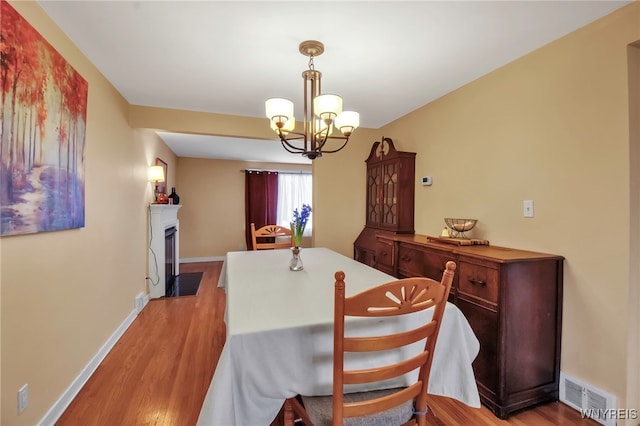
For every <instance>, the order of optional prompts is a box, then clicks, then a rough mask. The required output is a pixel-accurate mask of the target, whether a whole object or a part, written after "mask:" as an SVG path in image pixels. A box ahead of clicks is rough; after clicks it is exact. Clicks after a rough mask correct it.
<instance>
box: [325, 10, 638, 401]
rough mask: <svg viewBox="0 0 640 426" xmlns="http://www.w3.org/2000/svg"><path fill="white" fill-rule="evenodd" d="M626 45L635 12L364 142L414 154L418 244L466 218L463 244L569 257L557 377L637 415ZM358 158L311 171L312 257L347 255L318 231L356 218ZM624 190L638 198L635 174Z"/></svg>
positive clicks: (338, 235)
mask: <svg viewBox="0 0 640 426" xmlns="http://www.w3.org/2000/svg"><path fill="white" fill-rule="evenodd" d="M636 40H640V3H637V2H636V3H634V4H632V5H630V6H627V7H625V8H623V9H622V10H620V11H618V12H615V13H613V14H612V15H610V16H607V17H605V18H604V19H602V20H600V21H598V22H596V23H594V24H591V25H589V26H587V27H585V28H582V29H580V30H578V31H576V32H574V33H572V34H570V35H568V36H567V37H564V38H562V39H560V40H558V41H555V42H553V43H551V44H550V45H548V46H546V47H543V48H542V49H540V50H537V51H535V52H533V53H531V54H529V55H527V56H525V57H523V58H521V59H518V60H516V61H514V62H513V63H510V64H508V65H507V66H505V67H503V68H501V69H499V70H497V71H495V72H492V73H490V74H488V75H486V76H484V77H482V78H480V79H478V80H476V81H474V82H472V83H470V84H468V85H467V86H465V87H463V88H461V89H459V90H457V91H455V92H453V93H451V94H448V95H446V96H444V97H442V98H440V99H438V100H437V101H435V102H432V103H430V104H428V105H426V106H424V107H422V108H420V109H418V110H416V111H414V112H413V113H411V114H408V115H407V116H405V117H402V118H401V119H399V120H397V121H395V122H393V123H390V124H388V125H387V126H385V127H384V128H383V129H381V131H379V132H376V133H377V134H376V135H375V136H376V138H375V139H376V140H379V136H380V135H381V134H384V135H385V136H388V137H391V138H393V139H394V141H395V142H396V147H397V148H398V149H400V150H405V151H414V152H417V156H416V175H417V177H420V176H424V175H431V176H433V182H434V183H433V186H430V187H423V186H422V185H421V184H419V183H418V181H417V180H416V188H415V190H416V214H415V223H416V232H418V233H422V234H430V235H437V234H438V233H439V232H440V230H441V229H442V226H443V225H444V223H443V218H444V217H472V218H477V219H479V222H478V225H477V227H476V229H474V231H473V233H472V236H476V237H482V238H487V239H489V240H490V241H491V243H492V244H494V245H504V246H511V247H517V248H522V249H530V250H537V251H544V252H550V253H554V254H560V255H563V256H565V257H566V261H565V273H564V290H565V294H564V319H563V338H562V363H561V368H562V370H563V371H564V372H566V373H567V374H570V375H572V376H575V377H577V378H580V379H582V380H585V381H587V382H589V383H591V384H593V385H595V386H597V387H600V388H602V389H604V390H605V391H608V392H611V393H613V394H615V395H617V397H618V406H619V407H623V408H636V409H637V408H640V406H639V405H638V400H637V395H636V397H635V401H634V400H630V401H629V405H626V404H627V402H626V401H625V399H626V394H627V389H628V388H629V389H631V388H633V387H635V388H636V389H637V386H638V385H637V382H635V379H636V378H637V377H638V373H637V365H638V364H637V363H638V361H637V358H636V359H635V360H632V359H631V357H632V356H633V355H634V354H635V355H637V351H636V350H633V348H629V347H628V338H629V336H637V334H638V332H639V330H638V322H637V320H635V322H633V319H634V318H636V317H635V313H636V312H637V311H638V309H640V306H639V305H640V301H639V300H638V297H637V295H638V286H639V285H640V284H639V283H638V274H637V272H636V273H635V275H634V278H635V280H633V281H631V279H630V273H629V271H630V264H631V263H633V265H637V264H638V262H639V259H638V250H637V249H636V250H635V251H634V252H633V255H634V257H633V258H632V259H631V258H630V256H631V251H630V245H631V242H630V232H629V231H630V221H631V220H633V222H634V223H635V224H636V225H635V226H636V228H635V229H637V222H638V221H639V220H640V217H639V212H638V209H637V206H636V209H635V210H634V217H633V218H631V217H630V176H631V175H630V168H629V167H630V166H629V87H628V85H627V77H628V68H627V56H628V55H627V45H628V44H630V43H632V42H635V41H636ZM381 107H384V106H383V105H381ZM636 132H637V127H636ZM356 134H358V132H356ZM373 140H374V139H373V138H372V139H370V141H369V142H372V141H373ZM636 143H637V136H636ZM634 152H636V154H637V152H638V148H637V147H636V148H635V151H634ZM352 155H353V156H352ZM365 158H366V155H365V153H364V151H360V150H359V149H358V150H357V151H356V150H351V151H349V152H347V153H345V154H343V155H335V156H333V157H325V158H323V159H322V161H319V162H316V164H315V169H314V174H315V176H316V180H317V185H316V188H315V189H316V191H315V196H316V199H317V201H316V205H317V206H318V211H316V219H317V221H318V222H319V224H318V227H317V238H316V243H318V245H330V246H333V247H339V248H341V249H342V250H346V249H347V248H348V247H349V244H350V243H351V242H352V241H353V234H352V232H350V231H353V228H349V230H346V229H343V230H341V231H339V232H333V233H332V237H331V238H329V237H328V235H329V232H327V228H329V227H330V226H331V225H333V224H334V223H336V222H338V223H340V222H341V221H342V220H343V216H342V215H340V214H338V213H339V212H342V211H344V210H347V209H354V208H355V209H357V210H358V215H360V213H361V211H362V209H363V208H364V206H363V200H364V188H363V189H362V194H356V197H357V198H356V199H355V200H354V201H355V203H353V204H356V206H355V207H353V204H352V203H345V201H346V200H347V197H348V195H347V191H344V192H343V191H340V190H338V191H336V190H335V189H336V188H339V186H340V185H341V184H343V183H344V182H357V185H362V186H364V183H362V182H363V180H362V179H363V178H364V176H363V175H364V169H363V167H361V166H360V165H359V164H360V162H361V161H363V160H364V159H365ZM346 164H353V167H350V168H348V167H343V166H344V165H346ZM634 165H635V167H638V163H637V160H636V161H634ZM634 179H635V181H634V183H633V186H634V188H635V189H636V190H637V188H638V185H639V183H640V182H638V179H639V178H638V171H637V170H636V171H635V173H634ZM356 188H357V187H356ZM525 199H533V200H534V201H535V217H534V218H530V219H525V218H523V215H522V211H523V207H522V202H523V200H525ZM636 202H637V201H636ZM328 206H332V208H330V209H329V208H328ZM325 209H326V210H325ZM360 217H363V215H360ZM322 225H324V226H322ZM325 232H326V233H325ZM634 236H635V238H638V233H637V231H636V233H635V234H634ZM635 244H636V246H637V244H638V243H637V241H636V242H635ZM630 296H631V297H633V298H634V299H630ZM522 303H526V300H523V301H522ZM630 320H632V321H631V322H630ZM634 403H635V405H634Z"/></svg>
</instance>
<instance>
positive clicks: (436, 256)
mask: <svg viewBox="0 0 640 426" xmlns="http://www.w3.org/2000/svg"><path fill="white" fill-rule="evenodd" d="M423 257H424V266H423V268H422V271H423V273H424V276H425V277H427V278H431V279H433V280H436V281H440V280H441V279H442V274H443V273H444V270H445V268H446V265H447V262H448V261H450V260H453V261H455V257H454V256H451V255H449V256H446V255H445V254H440V252H436V251H425V252H424V254H423ZM454 280H455V278H454Z"/></svg>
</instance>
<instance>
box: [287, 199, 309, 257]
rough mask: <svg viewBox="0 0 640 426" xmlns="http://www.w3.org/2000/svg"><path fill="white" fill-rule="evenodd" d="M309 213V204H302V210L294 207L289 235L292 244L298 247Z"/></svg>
mask: <svg viewBox="0 0 640 426" xmlns="http://www.w3.org/2000/svg"><path fill="white" fill-rule="evenodd" d="M310 215H311V206H310V205H308V204H303V205H302V211H299V210H298V209H295V210H294V211H293V221H292V222H291V236H292V238H293V245H294V246H295V247H300V243H301V242H302V234H303V233H304V228H305V227H306V226H307V222H308V221H309V216H310Z"/></svg>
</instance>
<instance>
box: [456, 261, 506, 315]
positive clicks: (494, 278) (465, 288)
mask: <svg viewBox="0 0 640 426" xmlns="http://www.w3.org/2000/svg"><path fill="white" fill-rule="evenodd" d="M458 271H459V278H458V294H459V295H460V296H464V295H471V296H475V297H477V298H480V299H482V300H485V301H487V302H489V303H491V304H494V305H495V304H497V303H498V270H497V269H493V268H489V267H487V266H481V265H475V264H472V263H467V262H460V263H459V265H458Z"/></svg>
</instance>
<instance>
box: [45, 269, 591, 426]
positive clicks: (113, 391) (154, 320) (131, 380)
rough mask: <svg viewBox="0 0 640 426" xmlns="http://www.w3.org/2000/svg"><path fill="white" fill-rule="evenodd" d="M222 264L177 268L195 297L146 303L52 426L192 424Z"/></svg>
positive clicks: (218, 310)
mask: <svg viewBox="0 0 640 426" xmlns="http://www.w3.org/2000/svg"><path fill="white" fill-rule="evenodd" d="M221 266H222V262H204V263H187V264H181V265H180V271H181V272H198V271H202V272H204V274H203V278H202V282H201V283H200V290H199V292H198V295H197V296H184V297H177V298H168V299H156V300H152V301H151V302H149V304H148V305H147V306H146V307H145V308H144V309H143V311H142V312H141V313H140V315H138V317H137V318H136V320H135V321H134V322H133V324H132V325H131V326H130V327H129V329H128V330H127V331H126V332H125V334H124V335H123V336H122V338H121V339H120V340H119V341H118V343H117V344H116V345H115V346H114V348H113V349H112V350H111V352H110V353H109V354H108V355H107V357H106V358H105V359H104V361H103V362H102V363H101V364H100V366H99V367H98V369H97V370H96V372H95V373H94V374H93V375H92V377H91V378H90V379H89V381H88V382H87V383H86V385H85V386H84V387H83V388H82V390H81V391H80V392H79V394H78V395H77V396H76V398H75V399H74V400H73V401H72V403H71V404H70V405H69V407H68V408H67V410H66V411H65V412H64V413H63V415H62V416H61V417H60V419H59V420H58V422H57V423H56V425H58V426H66V425H69V426H77V425H83V426H90V425H96V426H111V425H119V426H125V425H132V426H133V425H136V426H137V425H159V426H190V425H195V423H196V421H197V419H198V415H199V413H200V407H201V406H202V402H203V400H204V397H205V394H206V392H207V389H208V388H209V383H210V382H211V378H212V377H213V372H214V369H215V365H216V363H217V362H218V358H219V357H220V352H221V351H222V347H223V345H224V338H225V324H224V306H225V294H224V292H223V291H222V290H220V289H218V288H217V283H218V277H219V275H220V269H221ZM430 405H431V407H432V408H433V411H434V412H435V413H436V415H437V416H438V419H439V420H440V421H441V423H442V424H445V425H474V426H482V425H486V426H491V425H515V426H522V425H535V426H552V425H590V426H597V425H598V423H596V422H594V421H592V420H584V419H581V418H580V414H579V413H578V412H577V411H575V410H573V409H571V408H569V407H567V406H566V405H564V404H562V403H559V402H555V403H550V404H545V405H542V406H539V407H536V408H534V409H531V410H527V411H523V412H520V413H516V414H514V415H512V416H511V417H510V418H509V419H508V420H506V421H503V420H499V419H497V418H496V417H495V416H493V414H491V412H489V410H487V409H486V408H485V407H482V408H479V409H474V408H469V407H467V406H465V405H464V404H461V403H459V402H457V401H455V400H452V399H449V398H444V397H432V398H431V401H430Z"/></svg>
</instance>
